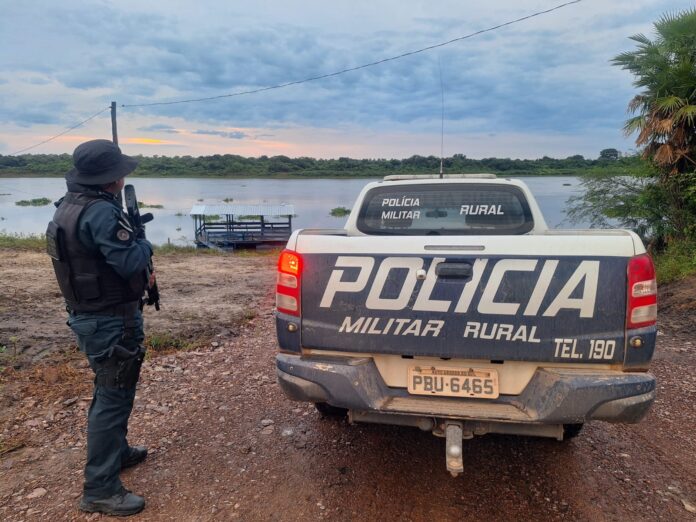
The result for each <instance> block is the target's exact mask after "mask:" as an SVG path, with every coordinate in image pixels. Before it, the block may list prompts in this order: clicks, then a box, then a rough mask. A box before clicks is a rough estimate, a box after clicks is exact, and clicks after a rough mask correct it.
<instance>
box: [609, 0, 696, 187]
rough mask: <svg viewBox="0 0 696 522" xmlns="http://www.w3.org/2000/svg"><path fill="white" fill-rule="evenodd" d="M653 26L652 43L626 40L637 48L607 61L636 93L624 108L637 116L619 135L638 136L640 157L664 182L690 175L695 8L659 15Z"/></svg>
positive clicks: (695, 121) (695, 108) (695, 153)
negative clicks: (620, 71)
mask: <svg viewBox="0 0 696 522" xmlns="http://www.w3.org/2000/svg"><path fill="white" fill-rule="evenodd" d="M654 26H655V30H656V36H655V39H654V40H650V39H649V38H648V37H646V36H645V35H643V34H637V35H634V36H632V37H631V40H634V41H635V42H637V43H638V48H637V49H636V50H635V51H630V52H625V53H621V54H619V55H618V56H616V57H615V58H614V59H613V60H612V62H613V64H614V65H618V66H620V67H622V68H623V69H627V70H628V71H630V72H631V73H632V74H633V75H634V76H635V77H636V80H635V82H634V85H635V86H636V87H638V88H640V89H642V91H641V92H640V93H639V94H637V95H636V96H635V97H634V98H633V99H632V100H631V102H630V103H629V106H628V108H629V110H630V111H631V112H632V113H634V114H636V113H637V115H636V116H634V117H632V118H630V119H629V120H628V121H626V124H625V126H624V131H625V132H626V134H627V135H628V134H632V133H634V132H638V137H637V138H636V144H637V145H638V146H639V147H642V148H643V157H644V158H645V159H648V160H650V161H652V162H653V163H654V164H655V166H656V167H657V169H658V171H659V173H660V178H661V179H662V180H663V181H667V179H668V178H672V177H674V176H678V175H680V174H684V173H690V172H694V171H695V170H696V9H690V10H687V11H683V12H681V13H675V14H665V15H663V16H662V18H660V20H659V21H657V22H655V24H654Z"/></svg>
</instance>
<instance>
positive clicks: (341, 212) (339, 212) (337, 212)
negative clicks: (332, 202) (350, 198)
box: [329, 207, 350, 217]
mask: <svg viewBox="0 0 696 522" xmlns="http://www.w3.org/2000/svg"><path fill="white" fill-rule="evenodd" d="M349 214H350V209H349V208H346V207H336V208H332V209H331V211H330V212H329V215H330V216H333V217H346V216H347V215H349Z"/></svg>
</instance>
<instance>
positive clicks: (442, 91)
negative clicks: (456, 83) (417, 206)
mask: <svg viewBox="0 0 696 522" xmlns="http://www.w3.org/2000/svg"><path fill="white" fill-rule="evenodd" d="M437 68H438V69H439V70H440V96H441V98H442V118H441V122H442V123H441V128H440V179H442V178H443V173H442V165H443V163H444V157H445V88H444V86H443V84H442V64H441V63H440V55H438V56H437Z"/></svg>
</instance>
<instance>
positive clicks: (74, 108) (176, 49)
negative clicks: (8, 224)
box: [0, 0, 688, 146]
mask: <svg viewBox="0 0 696 522" xmlns="http://www.w3.org/2000/svg"><path fill="white" fill-rule="evenodd" d="M675 2H676V4H678V5H675ZM185 4H186V3H175V4H174V6H170V5H169V4H165V3H164V2H147V3H143V2H142V1H141V0H120V1H119V2H113V1H103V2H99V3H96V4H95V3H93V2H89V1H87V0H62V1H61V2H59V3H57V2H49V1H47V0H45V1H43V2H23V3H22V2H13V3H10V4H8V6H7V7H6V8H4V9H3V20H2V21H1V22H0V23H2V24H3V28H2V30H1V31H0V49H5V50H6V51H4V52H2V51H0V71H2V73H1V74H2V76H3V77H4V79H2V78H0V121H2V122H5V123H14V124H16V125H19V126H24V127H32V126H33V125H37V124H54V125H63V126H65V127H67V126H68V125H71V124H74V123H75V122H77V121H80V120H81V119H84V117H86V116H88V115H89V114H92V113H93V112H96V110H98V108H99V107H100V106H102V105H103V106H106V105H108V102H109V101H111V100H113V99H115V100H117V101H118V102H119V105H120V104H127V105H131V104H139V103H149V102H155V101H170V100H180V99H192V98H204V97H211V96H219V95H221V94H226V93H238V92H243V91H249V90H254V89H258V88H263V87H267V86H272V85H277V84H282V83H287V82H292V81H297V80H301V79H303V78H309V77H314V76H320V75H324V74H327V73H332V72H334V71H338V70H341V69H345V68H351V67H355V66H358V65H361V64H365V63H368V62H372V61H375V60H379V59H382V58H386V57H389V56H395V55H398V54H401V53H404V52H407V51H411V50H414V49H417V48H420V47H425V46H428V45H432V44H434V43H438V42H443V41H447V40H450V39H452V38H457V37H459V36H462V35H465V34H468V33H472V32H474V31H476V30H480V29H483V28H486V27H490V26H493V25H495V24H497V23H500V22H504V21H507V20H510V19H513V18H516V17H518V16H522V15H525V14H529V12H531V11H533V10H534V9H538V8H541V2H538V3H532V5H529V4H527V5H521V4H520V3H519V2H516V1H515V2H513V1H512V0H501V1H500V2H497V3H496V4H495V5H492V4H491V5H487V4H484V5H481V6H473V5H472V6H467V7H466V8H464V7H462V5H463V4H461V2H458V1H456V0H443V1H442V2H437V3H436V5H429V6H428V7H427V9H426V8H424V6H423V4H421V3H419V2H399V1H397V0H383V1H382V2H379V3H376V4H363V3H355V2H347V1H345V2H342V1H338V2H331V3H328V4H327V3H325V2H322V1H321V0H305V3H304V4H303V5H304V6H305V9H302V10H298V9H296V7H293V6H291V5H286V4H285V3H283V2H273V3H270V4H268V3H267V2H261V3H259V5H255V6H250V5H246V4H245V5H244V6H242V5H241V4H240V5H237V4H236V3H234V2H228V1H223V0H207V1H206V2H204V5H205V9H197V8H194V7H192V6H188V5H185ZM681 5H684V6H685V7H686V6H688V3H687V2H685V0H670V2H666V0H616V1H615V2H610V3H604V4H602V3H593V4H587V5H586V6H585V4H580V5H579V6H570V7H568V8H565V9H563V10H559V11H557V12H554V13H552V14H549V15H546V16H543V17H539V18H535V19H532V20H528V21H526V22H523V23H520V24H517V25H515V26H510V27H505V28H502V29H501V30H499V31H496V32H493V33H487V34H484V35H481V36H478V37H476V38H471V39H467V40H464V41H459V42H456V43H453V44H452V45H449V46H447V47H442V48H439V49H437V50H432V51H429V52H425V53H421V54H416V55H413V56H408V57H405V58H403V59H400V60H396V61H389V62H386V63H383V64H381V65H379V66H375V67H369V68H365V69H361V70H357V71H353V72H350V73H347V74H344V75H340V76H335V77H331V78H325V79H322V80H317V81H312V82H308V83H303V84H301V85H293V86H290V87H286V88H283V89H277V90H269V91H265V92H262V93H257V94H249V95H242V96H234V97H226V98H221V99H217V100H211V101H205V102H200V103H191V104H177V105H162V106H154V107H142V108H137V107H123V108H121V107H119V123H120V124H121V121H122V120H127V119H129V118H130V119H131V120H134V119H137V120H138V123H139V125H141V126H140V127H139V128H138V130H139V131H140V132H147V133H164V134H181V133H184V132H186V131H184V130H183V129H187V128H198V130H196V131H192V132H193V133H195V134H201V135H206V134H207V135H210V136H219V137H223V138H227V139H230V140H244V139H248V138H252V139H250V140H249V141H252V140H253V139H255V137H252V136H253V134H254V132H252V131H247V132H248V134H247V133H246V132H242V131H228V130H225V129H229V128H242V129H259V131H260V132H264V131H266V130H270V131H271V132H274V130H273V129H288V128H292V127H294V126H297V127H304V128H312V129H318V130H319V129H327V130H329V129H338V130H342V129H358V130H359V132H363V133H366V134H367V133H372V132H374V133H378V134H379V133H390V132H393V130H394V129H399V131H402V130H404V129H408V128H410V129H411V132H413V133H419V134H420V133H438V132H439V129H440V125H441V121H440V114H441V110H442V108H441V96H442V94H443V93H442V92H441V89H440V77H441V76H442V81H443V84H444V98H445V129H446V132H453V133H466V134H467V135H469V134H471V133H480V135H481V136H485V135H486V134H488V133H500V134H501V135H502V134H508V135H510V134H514V135H516V136H517V135H519V134H524V133H534V134H536V135H539V136H546V135H549V134H551V135H553V134H556V133H560V134H563V135H567V136H571V135H578V136H581V135H585V134H588V133H592V134H595V135H602V134H604V133H608V132H614V131H616V129H620V127H621V126H622V123H623V120H624V119H625V117H626V114H625V106H626V104H627V102H628V100H629V99H630V98H631V97H632V95H633V94H635V88H633V87H632V86H631V77H630V75H629V74H628V73H627V72H625V71H621V70H619V69H617V68H616V67H613V66H611V65H610V64H609V60H610V59H611V57H612V56H614V55H616V54H618V53H619V52H621V51H623V50H626V49H630V48H632V46H633V45H634V44H632V43H631V42H630V41H629V40H628V38H627V37H628V36H630V35H631V34H635V33H636V32H641V31H643V32H646V33H647V34H651V31H652V21H653V20H656V19H657V18H658V16H659V14H660V13H661V12H664V11H667V10H674V9H679V8H680V7H681ZM583 6H584V7H583ZM211 13H214V14H215V16H211ZM18 42H21V45H17V43H18ZM9 49H11V50H12V52H9V51H7V50H9ZM46 100H55V102H54V103H55V104H56V107H60V108H59V109H57V110H56V107H53V108H52V107H50V104H49V103H47V102H46ZM83 115H84V116H83ZM105 117H107V116H105ZM175 119H176V120H175ZM148 120H149V122H157V121H158V120H164V121H177V122H179V121H181V125H178V126H177V127H174V126H171V125H167V124H163V123H149V122H148ZM97 123H98V124H99V125H101V124H102V123H103V122H97ZM97 123H95V125H96V124H97ZM214 126H219V127H220V129H219V130H218V129H214V128H213V129H210V130H205V129H202V128H206V127H214ZM259 136H263V135H259ZM240 145H241V144H240ZM229 146H234V145H233V143H232V142H229Z"/></svg>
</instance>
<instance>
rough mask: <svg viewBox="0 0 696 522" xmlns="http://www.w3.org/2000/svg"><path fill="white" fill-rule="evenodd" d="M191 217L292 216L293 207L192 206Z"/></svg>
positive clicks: (284, 205) (293, 213)
mask: <svg viewBox="0 0 696 522" xmlns="http://www.w3.org/2000/svg"><path fill="white" fill-rule="evenodd" d="M189 214H190V215H191V216H293V215H295V206H294V205H286V204H284V203H283V204H280V205H193V207H191V212H189Z"/></svg>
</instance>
